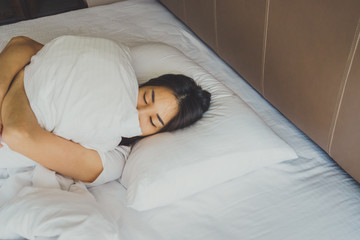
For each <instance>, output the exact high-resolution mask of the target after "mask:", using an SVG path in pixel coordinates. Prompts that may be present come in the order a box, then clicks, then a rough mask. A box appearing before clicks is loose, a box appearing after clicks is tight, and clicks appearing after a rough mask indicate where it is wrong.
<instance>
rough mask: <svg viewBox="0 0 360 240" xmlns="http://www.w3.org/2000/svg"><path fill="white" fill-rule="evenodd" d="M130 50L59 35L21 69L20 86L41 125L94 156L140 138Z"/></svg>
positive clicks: (97, 40) (109, 43)
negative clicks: (96, 151)
mask: <svg viewBox="0 0 360 240" xmlns="http://www.w3.org/2000/svg"><path fill="white" fill-rule="evenodd" d="M129 51H130V50H129V49H128V48H127V47H126V46H123V45H119V44H116V43H114V42H112V41H110V40H107V39H103V38H92V37H79V36H62V37H59V38H56V39H54V40H52V41H50V42H49V43H48V44H46V45H45V46H44V47H43V48H42V49H41V50H40V51H39V52H38V53H37V54H36V55H35V56H33V57H32V59H31V63H30V65H29V66H28V67H26V69H25V75H24V87H25V91H26V94H27V97H28V99H29V102H30V104H31V108H32V110H33V111H34V113H35V115H36V117H37V119H38V121H39V123H40V125H41V126H42V127H44V128H45V129H46V130H48V131H50V132H53V133H54V134H56V135H59V136H61V137H64V138H66V139H69V140H72V141H74V142H78V143H80V144H82V145H83V146H85V147H87V148H91V149H95V150H98V151H109V150H112V149H114V148H115V147H116V146H117V145H118V144H119V143H120V141H121V137H133V136H136V135H140V134H141V131H140V127H139V120H138V112H137V110H136V104H137V95H138V83H137V80H136V76H135V73H134V70H133V68H132V66H131V59H130V53H129Z"/></svg>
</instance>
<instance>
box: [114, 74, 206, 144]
mask: <svg viewBox="0 0 360 240" xmlns="http://www.w3.org/2000/svg"><path fill="white" fill-rule="evenodd" d="M144 86H161V87H166V88H168V89H170V90H171V91H172V92H173V94H174V96H175V97H176V99H177V101H178V106H179V111H178V113H177V114H176V115H175V117H174V118H173V119H171V120H170V122H169V123H168V124H166V125H165V126H164V127H163V128H162V129H161V130H160V131H159V132H158V133H160V132H172V131H175V130H177V129H181V128H185V127H187V126H190V125H191V124H193V123H194V122H196V121H197V120H199V119H200V118H201V117H202V115H203V114H204V113H205V112H206V111H207V110H208V109H209V106H210V98H211V94H210V93H209V92H208V91H206V90H203V89H202V88H201V87H200V86H199V85H198V84H197V83H196V82H195V81H194V80H193V79H192V78H190V77H187V76H184V75H181V74H165V75H162V76H160V77H157V78H153V79H150V80H149V81H147V82H146V83H143V84H141V85H140V88H141V87H144ZM139 139H141V137H133V138H124V139H123V141H121V143H120V144H123V145H130V144H132V143H133V142H135V141H137V140H139Z"/></svg>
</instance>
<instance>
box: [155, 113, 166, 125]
mask: <svg viewBox="0 0 360 240" xmlns="http://www.w3.org/2000/svg"><path fill="white" fill-rule="evenodd" d="M156 116H157V118H158V119H159V121H160V123H161V124H162V125H163V126H164V125H165V124H164V121H163V120H162V119H161V117H160V116H159V114H156Z"/></svg>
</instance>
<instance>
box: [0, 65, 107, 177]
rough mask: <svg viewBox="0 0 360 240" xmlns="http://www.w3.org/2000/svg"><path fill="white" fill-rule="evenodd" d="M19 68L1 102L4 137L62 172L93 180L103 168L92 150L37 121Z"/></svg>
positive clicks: (23, 152)
mask: <svg viewBox="0 0 360 240" xmlns="http://www.w3.org/2000/svg"><path fill="white" fill-rule="evenodd" d="M23 78H24V71H23V70H22V71H20V72H19V73H18V74H17V75H16V77H15V79H14V80H13V83H12V85H11V88H10V89H9V91H8V93H7V94H6V96H5V98H4V102H3V106H2V111H1V112H2V117H3V125H4V129H3V136H2V137H3V141H4V142H5V143H6V144H7V145H8V146H9V147H10V148H11V149H12V150H13V151H16V152H18V153H20V154H22V155H24V156H26V157H28V158H30V159H32V160H34V161H35V162H37V163H39V164H41V165H43V166H44V167H47V168H49V169H51V170H54V171H56V172H58V173H60V174H63V175H65V176H68V177H71V178H75V179H79V180H81V181H84V182H93V181H94V180H95V179H96V178H97V177H98V176H99V174H100V173H101V172H102V170H103V166H102V161H101V158H100V156H99V154H98V153H97V152H96V151H95V150H91V149H87V148H85V147H83V146H81V145H80V144H78V143H74V142H72V141H69V140H66V139H64V138H61V137H59V136H56V135H55V134H52V133H50V132H48V131H46V130H44V129H43V128H41V126H40V125H39V124H38V122H37V119H36V116H35V114H34V113H33V111H32V110H31V107H30V103H29V101H28V99H27V96H26V93H25V90H24V84H23Z"/></svg>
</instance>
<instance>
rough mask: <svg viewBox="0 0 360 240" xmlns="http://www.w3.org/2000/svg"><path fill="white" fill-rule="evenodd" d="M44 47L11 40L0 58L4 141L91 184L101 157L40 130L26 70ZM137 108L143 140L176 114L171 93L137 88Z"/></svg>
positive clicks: (0, 120)
mask: <svg viewBox="0 0 360 240" xmlns="http://www.w3.org/2000/svg"><path fill="white" fill-rule="evenodd" d="M42 46H43V45H42V44H40V43H38V42H36V41H34V40H32V39H30V38H26V37H15V38H13V39H12V40H11V41H10V42H9V43H8V45H7V46H6V47H5V48H4V50H3V51H2V52H1V53H0V108H1V109H0V110H1V111H0V114H1V116H0V126H2V139H3V141H4V142H5V143H6V144H7V145H8V146H9V147H10V148H11V149H12V150H14V151H16V152H19V153H21V154H23V155H24V156H27V157H28V158H30V159H32V160H34V161H36V162H37V163H39V164H41V165H43V166H45V167H47V168H49V169H51V170H54V171H56V172H58V173H60V174H62V175H65V176H68V177H71V178H75V179H78V180H81V181H84V182H93V181H94V180H95V179H96V178H97V177H98V176H99V175H100V173H101V172H102V170H103V166H102V162H101V158H100V156H99V154H98V153H97V152H96V151H94V150H91V149H87V148H85V147H83V146H82V145H80V144H78V143H75V142H72V141H69V140H66V139H64V138H62V137H59V136H57V135H55V134H52V133H50V132H48V131H46V130H44V129H42V128H41V127H40V125H39V124H38V122H37V119H36V117H35V115H34V113H33V111H32V110H31V107H30V104H29V101H28V99H27V96H26V93H25V90H24V83H23V81H24V70H23V69H24V67H25V66H26V65H27V64H28V63H29V62H30V59H31V57H32V56H33V55H35V54H36V53H37V52H38V51H39V50H40V49H41V48H42ZM137 109H138V112H139V121H140V126H141V129H142V136H147V135H151V134H154V133H157V132H158V131H160V130H161V128H162V127H163V126H164V125H166V124H167V123H168V122H169V121H170V120H171V119H172V118H173V117H174V116H175V115H176V113H177V101H176V99H175V97H174V95H173V94H172V92H171V91H170V90H169V89H166V88H163V87H143V88H140V89H139V97H138V104H137Z"/></svg>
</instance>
